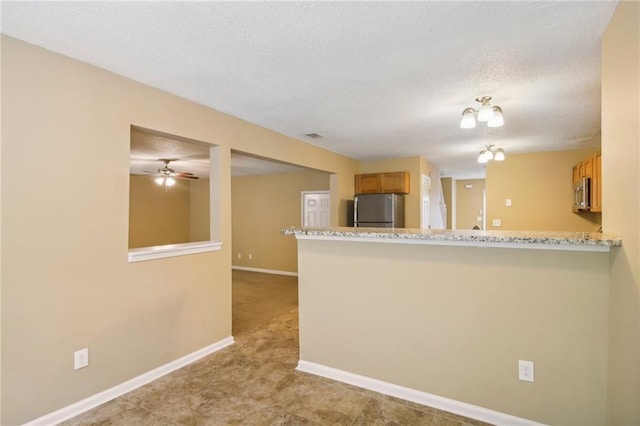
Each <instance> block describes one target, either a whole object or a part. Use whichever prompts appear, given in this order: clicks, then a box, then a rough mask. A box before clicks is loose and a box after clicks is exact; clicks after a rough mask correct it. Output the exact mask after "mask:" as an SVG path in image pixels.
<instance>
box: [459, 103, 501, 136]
mask: <svg viewBox="0 0 640 426" xmlns="http://www.w3.org/2000/svg"><path fill="white" fill-rule="evenodd" d="M476 102H478V103H479V104H480V108H478V110H477V111H476V110H475V109H473V108H471V107H469V108H465V110H464V111H462V118H461V119H460V128H461V129H473V128H474V127H476V121H482V122H486V123H487V126H488V127H501V126H503V125H504V117H503V116H502V108H500V107H499V106H492V105H491V103H490V102H491V96H481V97H479V98H476Z"/></svg>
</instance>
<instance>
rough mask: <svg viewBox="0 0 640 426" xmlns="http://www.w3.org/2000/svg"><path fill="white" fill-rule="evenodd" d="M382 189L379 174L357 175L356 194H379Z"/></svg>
mask: <svg viewBox="0 0 640 426" xmlns="http://www.w3.org/2000/svg"><path fill="white" fill-rule="evenodd" d="M380 188H381V187H380V175H379V174H378V173H370V174H366V175H356V178H355V193H356V194H377V193H379V192H380Z"/></svg>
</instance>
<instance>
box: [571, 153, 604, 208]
mask: <svg viewBox="0 0 640 426" xmlns="http://www.w3.org/2000/svg"><path fill="white" fill-rule="evenodd" d="M572 175H573V183H576V182H577V181H579V180H580V179H582V178H586V177H588V178H591V187H590V192H591V193H590V200H589V201H590V203H591V204H590V205H591V208H590V209H589V210H590V211H592V212H595V213H599V212H602V153H601V152H600V151H598V152H596V153H595V154H594V155H593V157H590V158H587V159H585V160H583V161H581V162H580V163H578V164H576V165H575V166H573V171H572Z"/></svg>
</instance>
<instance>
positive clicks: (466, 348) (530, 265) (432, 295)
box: [298, 240, 609, 425]
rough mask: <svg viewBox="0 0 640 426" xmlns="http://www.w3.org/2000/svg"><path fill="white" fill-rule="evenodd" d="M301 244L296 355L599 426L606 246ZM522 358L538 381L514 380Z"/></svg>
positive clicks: (543, 417) (488, 404) (539, 416)
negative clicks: (531, 364)
mask: <svg viewBox="0 0 640 426" xmlns="http://www.w3.org/2000/svg"><path fill="white" fill-rule="evenodd" d="M298 244H299V247H300V249H299V250H300V251H299V268H300V269H299V292H300V298H299V303H300V312H301V315H300V345H301V346H300V359H301V360H304V361H309V362H314V363H318V364H322V365H325V366H329V367H333V368H337V369H340V370H345V371H348V372H352V373H356V374H360V375H364V376H368V377H373V378H376V379H380V380H383V381H386V382H390V383H394V384H398V385H402V386H407V387H409V388H412V389H417V390H421V391H424V392H429V393H432V394H436V395H440V396H444V397H447V398H453V399H455V400H458V401H463V402H467V403H470V404H474V405H478V406H481V407H485V408H489V409H493V410H497V411H500V412H504V413H509V414H513V415H516V416H520V417H524V418H527V419H533V420H537V421H540V422H543V423H547V424H553V425H586V424H593V425H596V424H603V422H604V419H605V405H606V404H605V400H606V373H607V292H608V289H607V283H608V269H609V255H608V253H597V252H596V253H594V252H569V251H555V250H554V251H550V250H530V249H501V248H484V247H483V248H475V247H451V246H430V245H415V244H384V243H379V242H378V243H375V242H371V243H366V242H347V241H317V240H300V241H298ZM302 314H304V315H302ZM355 319H357V320H355ZM520 359H522V360H530V361H534V363H535V382H534V383H527V382H522V381H519V380H518V376H517V374H518V373H517V372H518V368H517V365H518V360H520ZM525 401H526V402H525Z"/></svg>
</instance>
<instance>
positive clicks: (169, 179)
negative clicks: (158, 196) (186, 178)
mask: <svg viewBox="0 0 640 426" xmlns="http://www.w3.org/2000/svg"><path fill="white" fill-rule="evenodd" d="M155 181H156V183H157V184H158V185H164V186H165V187H167V186H173V185H175V184H176V180H175V178H174V177H173V176H170V175H167V174H163V175H162V176H158V177H157V178H156V179H155Z"/></svg>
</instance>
